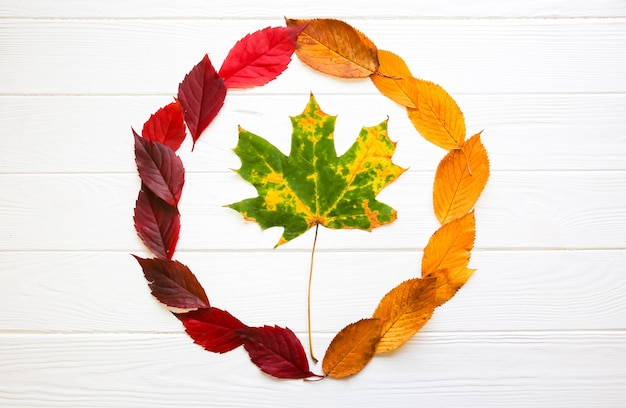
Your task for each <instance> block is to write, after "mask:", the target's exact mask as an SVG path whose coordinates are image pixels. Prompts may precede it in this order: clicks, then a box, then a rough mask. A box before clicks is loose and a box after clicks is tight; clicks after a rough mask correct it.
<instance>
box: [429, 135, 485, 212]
mask: <svg viewBox="0 0 626 408" xmlns="http://www.w3.org/2000/svg"><path fill="white" fill-rule="evenodd" d="M488 179H489V158H488V157H487V150H485V146H483V144H482V142H481V140H480V133H478V134H476V135H474V136H472V137H471V138H470V139H469V140H467V141H466V142H465V143H464V144H463V146H461V148H460V149H458V150H452V151H450V152H448V154H447V155H446V156H445V157H444V158H443V160H441V162H440V163H439V166H438V167H437V173H436V174H435V186H434V188H433V206H434V207H435V215H436V216H437V219H438V220H439V222H440V223H441V224H445V223H447V222H450V221H452V220H454V219H457V218H459V217H462V216H464V215H465V214H467V213H468V212H469V211H470V210H471V209H472V208H473V207H474V204H476V201H477V200H478V197H480V194H481V193H482V191H483V189H484V188H485V185H486V184H487V180H488Z"/></svg>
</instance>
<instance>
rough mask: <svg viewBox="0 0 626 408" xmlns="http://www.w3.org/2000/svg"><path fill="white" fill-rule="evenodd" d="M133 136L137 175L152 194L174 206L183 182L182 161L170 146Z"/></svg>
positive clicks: (135, 134) (135, 133) (183, 170)
mask: <svg viewBox="0 0 626 408" xmlns="http://www.w3.org/2000/svg"><path fill="white" fill-rule="evenodd" d="M133 134H134V136H135V162H136V163H137V170H138V171H139V177H141V181H143V182H144V184H145V185H146V187H148V188H149V189H150V190H151V191H152V192H153V193H154V194H156V195H157V196H158V197H160V198H161V199H163V200H164V201H165V202H166V203H168V204H170V205H173V206H176V205H177V204H178V200H179V199H180V194H181V193H182V191H183V184H185V168H184V167H183V162H182V160H181V159H180V157H178V156H177V155H176V153H174V150H172V148H171V147H168V146H166V145H164V144H162V143H159V142H151V141H149V140H146V139H144V138H142V137H140V136H139V135H138V134H137V132H135V131H134V130H133Z"/></svg>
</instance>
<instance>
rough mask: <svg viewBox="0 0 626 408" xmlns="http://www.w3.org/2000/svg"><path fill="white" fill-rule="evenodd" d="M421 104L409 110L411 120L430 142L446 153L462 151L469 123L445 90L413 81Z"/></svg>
mask: <svg viewBox="0 0 626 408" xmlns="http://www.w3.org/2000/svg"><path fill="white" fill-rule="evenodd" d="M412 81H414V84H413V85H412V86H414V87H415V89H417V93H418V95H417V100H415V99H414V98H412V100H413V101H414V102H416V103H415V105H416V106H415V108H409V109H407V112H408V114H409V119H410V120H411V122H412V123H413V126H415V128H416V129H417V131H418V132H420V134H421V135H422V136H423V137H424V138H425V139H426V140H428V141H430V142H432V143H434V144H436V145H437V146H440V147H443V148H444V149H448V150H450V149H458V148H460V147H461V145H462V144H463V141H464V139H465V119H464V118H463V112H461V109H460V108H459V106H458V105H457V104H456V102H455V100H454V99H452V97H451V96H450V95H448V93H447V92H446V91H445V89H443V88H442V87H441V86H439V85H437V84H434V83H432V82H429V81H423V80H421V79H413V80H412Z"/></svg>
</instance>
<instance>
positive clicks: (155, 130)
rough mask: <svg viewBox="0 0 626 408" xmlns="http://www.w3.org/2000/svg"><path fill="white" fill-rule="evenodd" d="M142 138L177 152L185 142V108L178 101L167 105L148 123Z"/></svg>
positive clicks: (151, 117) (145, 124)
mask: <svg viewBox="0 0 626 408" xmlns="http://www.w3.org/2000/svg"><path fill="white" fill-rule="evenodd" d="M141 136H142V137H143V138H144V139H146V140H150V141H152V142H159V143H163V144H164V145H166V146H169V147H171V148H172V150H174V151H176V150H178V148H179V147H180V145H181V144H182V143H183V140H185V121H184V120H183V108H182V106H180V103H178V101H174V102H172V103H170V104H169V105H165V106H164V107H162V108H161V109H159V110H158V111H156V112H155V113H154V114H153V115H151V116H150V119H148V120H147V121H146V123H144V125H143V129H142V131H141Z"/></svg>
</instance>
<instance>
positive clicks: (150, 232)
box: [133, 184, 180, 259]
mask: <svg viewBox="0 0 626 408" xmlns="http://www.w3.org/2000/svg"><path fill="white" fill-rule="evenodd" d="M133 219H134V221H135V230H136V231H137V235H139V238H141V240H142V241H143V243H144V244H145V245H146V247H147V248H148V249H149V250H150V252H152V253H153V254H154V255H155V256H156V257H157V258H164V259H172V256H173V255H174V251H175V249H176V243H177V242H178V233H179V231H180V213H179V212H178V208H176V207H175V206H173V205H170V204H168V203H166V202H165V201H163V200H162V199H160V198H159V197H157V196H156V195H155V194H154V193H153V192H152V191H150V190H149V189H148V188H147V187H146V186H145V185H143V184H142V188H141V190H140V191H139V196H138V198H137V202H136V204H135V216H134V217H133Z"/></svg>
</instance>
